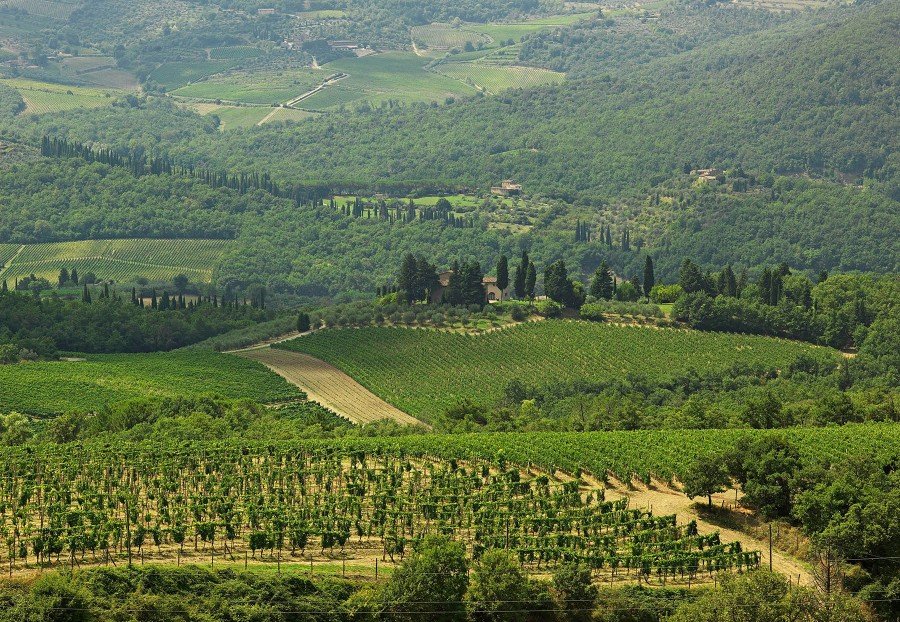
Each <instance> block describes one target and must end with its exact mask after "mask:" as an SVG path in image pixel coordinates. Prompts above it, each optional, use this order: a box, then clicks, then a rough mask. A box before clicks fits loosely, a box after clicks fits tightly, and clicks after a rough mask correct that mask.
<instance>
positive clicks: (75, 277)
mask: <svg viewBox="0 0 900 622" xmlns="http://www.w3.org/2000/svg"><path fill="white" fill-rule="evenodd" d="M69 280H70V281H72V285H78V268H72V274H71V275H70V277H69Z"/></svg>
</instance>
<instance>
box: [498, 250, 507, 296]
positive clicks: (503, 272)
mask: <svg viewBox="0 0 900 622" xmlns="http://www.w3.org/2000/svg"><path fill="white" fill-rule="evenodd" d="M497 287H498V288H499V289H500V291H501V292H504V291H506V288H507V287H509V260H508V259H507V258H506V255H500V260H499V261H498V262H497ZM501 297H502V294H501Z"/></svg>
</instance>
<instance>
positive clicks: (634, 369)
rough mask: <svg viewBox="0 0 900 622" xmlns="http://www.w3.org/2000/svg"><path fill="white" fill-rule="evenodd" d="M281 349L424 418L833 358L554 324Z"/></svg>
mask: <svg viewBox="0 0 900 622" xmlns="http://www.w3.org/2000/svg"><path fill="white" fill-rule="evenodd" d="M278 347H282V348H287V349H293V350H296V351H299V352H304V353H306V354H310V355H312V356H315V357H317V358H320V359H322V360H325V361H327V362H329V363H331V364H332V365H334V366H336V367H338V368H339V369H341V370H343V371H344V372H346V373H347V374H348V375H350V376H351V377H353V378H354V379H355V380H356V381H357V382H359V383H360V384H362V385H363V386H365V387H366V388H368V389H369V390H370V391H372V392H373V393H375V394H376V395H378V396H379V397H381V398H383V399H384V400H386V401H387V402H389V403H391V404H394V405H395V406H397V407H398V408H400V409H401V410H403V411H404V412H407V413H409V414H411V415H413V416H414V417H417V418H420V419H424V420H425V421H429V420H433V418H434V417H436V416H438V415H441V414H443V413H445V412H446V411H447V410H448V409H449V408H451V407H453V406H455V405H457V404H459V403H460V402H463V401H469V402H471V403H473V404H478V405H483V406H486V407H489V406H492V405H494V404H495V403H496V402H497V401H498V400H499V399H500V398H501V397H502V395H503V390H504V389H505V387H506V385H507V384H508V383H509V382H510V381H511V380H519V381H521V382H522V383H523V384H525V385H533V386H540V385H544V384H546V383H548V382H550V381H551V380H552V381H560V382H567V381H576V380H586V381H592V382H601V381H608V380H612V379H615V378H623V377H625V376H626V375H627V374H642V375H645V376H647V377H649V378H651V379H653V378H669V377H671V376H673V375H674V374H678V373H683V372H686V371H688V370H691V369H693V370H697V371H699V372H701V373H702V372H704V371H721V370H724V369H727V368H729V367H730V366H732V365H734V364H738V363H740V364H746V365H756V364H760V365H765V366H777V367H783V366H786V365H787V364H789V363H790V362H792V361H794V360H795V359H796V358H797V357H798V356H799V355H801V354H808V355H813V356H817V357H826V358H830V359H832V360H834V361H835V363H836V362H837V354H836V353H835V352H834V351H832V350H828V349H826V348H818V347H815V346H810V345H808V344H803V343H799V342H792V341H787V340H782V339H772V338H768V337H755V336H746V335H735V334H727V333H707V332H695V331H685V330H677V329H659V330H656V329H648V328H641V327H622V326H611V325H604V324H593V323H587V322H569V321H553V320H547V321H544V322H536V323H526V324H522V325H518V326H515V327H512V328H509V329H504V330H502V331H496V332H492V333H488V334H485V335H478V336H472V335H467V334H459V333H450V332H441V331H433V330H413V329H404V328H363V329H358V330H326V331H321V332H317V333H314V334H312V335H308V336H306V337H302V338H300V339H296V340H294V341H291V342H288V343H285V344H280V345H279V346H278ZM388 372H389V373H388Z"/></svg>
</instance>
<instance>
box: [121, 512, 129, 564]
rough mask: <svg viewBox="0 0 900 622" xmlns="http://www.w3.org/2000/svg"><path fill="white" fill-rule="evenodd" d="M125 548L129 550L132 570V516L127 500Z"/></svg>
mask: <svg viewBox="0 0 900 622" xmlns="http://www.w3.org/2000/svg"><path fill="white" fill-rule="evenodd" d="M125 546H126V547H127V548H128V567H129V568H131V515H130V513H129V512H128V499H125ZM120 550H121V549H120Z"/></svg>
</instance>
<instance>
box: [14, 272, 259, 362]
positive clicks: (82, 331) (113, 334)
mask: <svg viewBox="0 0 900 622" xmlns="http://www.w3.org/2000/svg"><path fill="white" fill-rule="evenodd" d="M84 292H86V293H87V294H88V297H87V300H88V301H90V300H91V297H92V296H94V297H98V298H97V300H94V301H92V302H91V303H90V304H85V302H77V301H66V300H62V299H59V298H51V299H48V300H39V299H35V298H34V297H32V296H26V295H22V294H18V293H12V292H8V293H5V294H2V293H0V325H2V327H3V328H2V329H0V343H2V342H8V343H12V344H15V345H17V346H18V347H20V348H28V349H31V350H34V351H35V352H37V353H39V354H41V355H43V356H53V355H55V354H56V353H57V352H58V351H67V352H84V353H93V354H99V353H107V354H114V353H124V352H159V351H168V350H174V349H176V348H180V347H183V346H186V345H190V344H193V343H197V342H199V341H203V340H205V339H208V338H211V337H213V336H215V335H218V334H221V333H224V332H227V331H229V330H233V329H241V328H247V327H252V326H254V325H256V324H257V323H259V322H264V321H266V320H270V319H271V318H272V317H273V314H272V313H271V312H266V311H264V310H260V309H254V308H252V307H244V306H241V307H238V308H232V307H220V306H213V305H212V303H207V302H204V303H201V304H198V305H197V306H193V305H191V306H190V307H186V308H177V309H170V310H166V311H162V310H156V309H151V308H149V307H143V306H139V305H135V304H130V303H128V302H127V301H125V300H123V299H122V298H120V297H119V296H118V295H117V296H116V297H113V296H112V295H110V296H109V297H104V291H103V290H101V292H100V293H99V294H98V293H97V292H94V293H93V294H90V292H89V290H88V287H87V285H86V284H85V285H84Z"/></svg>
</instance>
